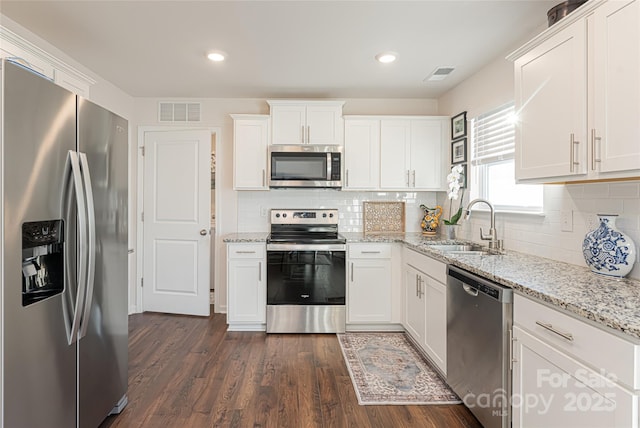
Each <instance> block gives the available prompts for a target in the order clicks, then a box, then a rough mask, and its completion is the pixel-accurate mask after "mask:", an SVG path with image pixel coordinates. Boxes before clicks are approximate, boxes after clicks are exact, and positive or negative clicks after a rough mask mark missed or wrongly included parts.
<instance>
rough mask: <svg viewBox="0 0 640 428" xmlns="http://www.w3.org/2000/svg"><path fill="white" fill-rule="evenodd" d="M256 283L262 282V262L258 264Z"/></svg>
mask: <svg viewBox="0 0 640 428" xmlns="http://www.w3.org/2000/svg"><path fill="white" fill-rule="evenodd" d="M258 281H260V282H262V262H258Z"/></svg>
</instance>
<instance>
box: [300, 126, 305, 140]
mask: <svg viewBox="0 0 640 428" xmlns="http://www.w3.org/2000/svg"><path fill="white" fill-rule="evenodd" d="M300 133H301V134H300V135H301V137H302V144H305V143H306V141H305V140H304V125H302V126H301V127H300Z"/></svg>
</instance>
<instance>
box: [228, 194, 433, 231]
mask: <svg viewBox="0 0 640 428" xmlns="http://www.w3.org/2000/svg"><path fill="white" fill-rule="evenodd" d="M365 201H403V202H405V210H406V218H405V228H406V231H407V232H419V231H420V220H421V218H422V215H423V213H422V210H421V209H420V204H425V205H427V206H430V207H432V206H435V205H436V204H437V194H436V193H435V192H350V191H349V192H347V191H343V192H339V191H335V190H321V189H287V190H275V191H270V192H251V191H243V192H238V232H266V231H268V230H269V217H268V215H267V216H266V217H261V216H260V211H261V208H263V207H264V208H266V209H267V212H268V211H269V210H270V209H273V208H337V209H338V210H339V213H340V214H339V223H338V228H339V230H340V231H341V232H362V224H363V220H362V218H363V215H362V204H363V202H365Z"/></svg>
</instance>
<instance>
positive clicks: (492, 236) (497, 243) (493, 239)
mask: <svg viewBox="0 0 640 428" xmlns="http://www.w3.org/2000/svg"><path fill="white" fill-rule="evenodd" d="M479 202H484V203H485V204H487V205H488V206H489V210H490V211H491V227H490V229H489V234H487V235H485V234H484V232H483V231H482V228H480V239H482V240H483V241H490V242H489V249H491V250H496V251H502V249H503V248H502V239H498V234H497V233H496V215H495V211H494V210H493V205H491V202H489V201H487V200H486V199H474V200H473V201H471V202H469V205H467V208H466V209H465V210H464V216H463V217H462V218H463V219H465V220H466V219H467V218H469V216H470V215H471V207H472V206H474V205H475V204H477V203H479Z"/></svg>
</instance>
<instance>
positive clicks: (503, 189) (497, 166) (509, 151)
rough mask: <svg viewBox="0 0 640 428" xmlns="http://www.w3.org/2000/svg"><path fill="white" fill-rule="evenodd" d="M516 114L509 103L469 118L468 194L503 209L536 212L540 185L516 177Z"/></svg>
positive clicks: (540, 196)
mask: <svg viewBox="0 0 640 428" xmlns="http://www.w3.org/2000/svg"><path fill="white" fill-rule="evenodd" d="M515 118H516V115H515V109H514V103H509V104H506V105H504V106H502V107H499V108H498V109H496V110H494V111H491V112H489V113H485V114H482V115H480V116H478V117H476V118H474V119H472V120H471V168H472V169H471V171H472V173H471V196H472V198H483V199H487V200H488V201H490V202H491V203H492V204H493V206H494V207H495V208H496V209H499V210H502V211H517V212H531V213H539V212H542V200H543V194H542V189H543V187H542V186H541V185H537V184H516V181H515V175H514V172H515V164H514V162H515V161H514V151H515V122H516V120H515Z"/></svg>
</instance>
